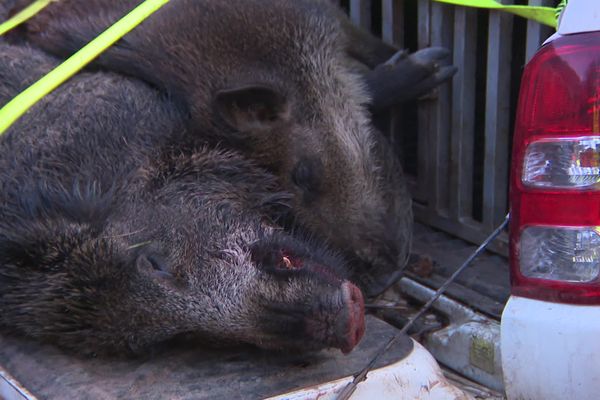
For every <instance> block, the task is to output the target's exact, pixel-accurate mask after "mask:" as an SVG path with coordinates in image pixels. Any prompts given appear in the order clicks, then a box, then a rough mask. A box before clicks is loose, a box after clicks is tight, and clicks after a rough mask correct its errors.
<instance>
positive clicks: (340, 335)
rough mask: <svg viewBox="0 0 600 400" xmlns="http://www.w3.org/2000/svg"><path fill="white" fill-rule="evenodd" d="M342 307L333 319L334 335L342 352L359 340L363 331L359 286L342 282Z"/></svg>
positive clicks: (363, 314)
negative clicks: (334, 319) (337, 315)
mask: <svg viewBox="0 0 600 400" xmlns="http://www.w3.org/2000/svg"><path fill="white" fill-rule="evenodd" d="M340 296H341V298H342V300H341V301H342V309H341V312H340V314H339V317H338V318H337V319H336V321H335V328H334V332H335V336H336V338H337V339H338V340H339V348H340V350H342V352H343V353H344V354H347V353H349V352H351V351H352V349H353V348H354V347H355V346H356V345H357V344H358V343H359V342H360V340H361V339H362V337H363V335H364V333H365V303H364V299H363V295H362V293H361V291H360V289H359V288H357V287H356V286H354V285H353V284H352V283H350V282H344V283H343V284H342V289H341V291H340Z"/></svg>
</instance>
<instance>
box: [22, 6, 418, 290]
mask: <svg viewBox="0 0 600 400" xmlns="http://www.w3.org/2000/svg"><path fill="white" fill-rule="evenodd" d="M25 3H26V2H25ZM138 3H140V1H139V0H124V1H116V0H85V1H77V0H62V1H60V2H56V3H53V4H51V5H49V6H48V7H47V8H46V9H44V10H43V11H42V12H41V13H40V14H39V15H38V16H36V17H34V18H33V19H32V20H30V21H28V22H27V23H26V24H25V25H24V26H23V27H22V28H21V29H20V30H18V31H17V32H15V33H14V35H15V36H14V37H15V38H16V37H20V38H21V40H25V41H27V42H28V43H31V44H34V45H36V46H39V47H40V48H42V49H44V50H46V51H47V52H49V53H52V54H54V55H57V56H61V57H64V56H68V55H70V54H71V53H73V52H74V51H76V50H78V49H79V48H80V47H81V46H82V45H83V44H84V43H86V42H88V41H89V40H91V39H92V38H94V37H95V36H96V35H97V34H98V33H100V32H101V31H103V30H104V29H105V28H106V27H107V26H109V25H110V24H112V23H113V22H115V21H116V20H117V19H118V18H119V17H121V16H122V15H124V14H125V13H126V12H127V11H128V10H130V9H131V8H133V7H134V6H135V5H137V4H138ZM339 15H340V13H339V11H338V10H337V9H336V8H335V7H334V6H333V5H332V4H330V2H329V1H325V0H287V1H273V0H232V1H221V0H201V1H200V0H179V1H173V2H170V3H168V4H166V5H165V6H164V7H163V8H161V9H160V10H159V11H157V12H156V13H155V14H154V15H152V16H151V17H150V18H148V20H146V21H144V22H143V23H142V24H141V25H140V26H138V27H137V28H136V29H134V30H133V31H132V32H131V33H129V34H128V35H126V36H125V37H124V38H123V39H122V40H120V41H119V42H117V43H116V44H115V45H114V46H113V47H112V48H110V49H109V50H107V51H106V53H104V54H103V55H102V56H100V57H99V59H98V61H97V62H96V63H95V66H96V67H100V68H104V69H110V70H113V71H117V72H119V73H122V74H125V75H129V76H134V77H137V78H140V79H142V80H144V81H146V82H148V83H150V84H151V85H153V86H155V87H156V88H158V89H159V90H160V91H162V92H163V93H164V94H165V95H166V96H167V97H168V98H169V99H171V100H172V101H173V102H174V103H175V104H176V105H177V108H178V109H179V110H180V111H181V112H182V113H185V114H186V116H187V117H188V118H187V120H186V122H187V124H186V126H187V128H188V131H189V132H190V137H191V139H188V141H191V142H193V141H194V140H199V141H207V140H208V141H209V142H210V143H211V144H213V145H214V144H215V143H218V144H219V145H222V146H225V147H227V148H229V149H236V150H237V151H240V152H242V153H243V154H244V156H245V157H248V158H250V159H251V160H253V161H255V162H256V163H258V164H259V165H260V166H261V167H263V168H265V169H267V170H268V171H270V172H271V173H273V174H274V175H276V176H277V178H278V180H279V184H280V186H281V188H282V189H283V190H285V191H287V192H289V193H292V194H293V197H292V199H291V206H292V211H293V215H294V222H295V224H294V226H295V225H298V224H299V225H302V226H303V227H304V228H305V229H306V230H307V231H309V232H311V233H312V234H315V235H317V236H319V237H321V238H322V239H324V240H326V241H327V242H328V243H330V244H331V245H332V246H333V247H335V248H336V249H339V250H340V251H342V252H343V253H344V254H346V255H347V256H348V257H349V258H350V259H351V266H352V276H353V279H354V281H355V282H356V283H357V284H358V285H359V286H360V287H361V288H362V289H363V291H364V292H365V294H367V295H369V296H371V295H376V294H378V293H380V292H381V291H382V290H384V289H385V288H386V287H387V286H388V285H389V284H390V283H391V282H393V281H395V280H396V279H397V278H398V277H399V275H400V269H401V268H402V266H403V265H404V263H405V260H406V258H407V255H408V252H409V246H410V242H411V231H412V210H411V199H410V195H409V193H408V190H407V187H406V184H405V181H404V178H403V176H402V171H401V168H400V166H399V165H398V162H397V160H396V159H395V157H394V155H393V154H392V153H391V151H390V150H389V146H388V145H387V144H386V142H385V139H384V138H383V137H381V135H380V134H379V133H377V132H375V131H374V130H373V129H372V127H371V123H370V121H369V113H368V111H367V105H368V103H369V96H368V94H367V91H366V88H365V84H364V80H363V78H362V77H361V76H360V75H359V74H357V73H356V72H355V70H354V69H353V68H352V67H351V66H350V64H351V63H350V62H349V55H348V52H347V49H348V47H349V44H348V40H349V35H347V34H346V29H345V28H344V23H343V22H342V20H341V19H340V16H339ZM14 40H16V39H14Z"/></svg>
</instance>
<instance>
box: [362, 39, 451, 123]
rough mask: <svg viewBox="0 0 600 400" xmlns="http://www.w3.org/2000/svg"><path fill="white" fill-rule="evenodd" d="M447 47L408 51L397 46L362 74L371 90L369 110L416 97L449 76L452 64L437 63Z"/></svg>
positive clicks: (382, 108) (440, 60)
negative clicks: (390, 55)
mask: <svg viewBox="0 0 600 400" xmlns="http://www.w3.org/2000/svg"><path fill="white" fill-rule="evenodd" d="M448 55H449V51H448V50H446V49H444V48H441V47H428V48H425V49H422V50H419V51H417V52H415V53H412V54H410V55H409V54H408V53H407V52H406V51H403V50H400V51H398V52H397V53H396V54H394V55H393V56H392V57H391V58H390V59H389V60H388V61H386V62H385V63H383V64H380V65H378V66H377V67H375V68H374V69H373V70H370V71H368V72H367V73H366V74H365V80H366V83H367V86H368V88H369V91H370V92H371V96H372V102H371V112H372V113H374V114H376V113H378V112H379V111H382V110H384V109H386V108H388V107H390V106H393V105H395V104H399V103H402V102H405V101H407V100H411V99H416V98H419V97H421V96H423V95H425V94H427V92H429V91H431V90H432V89H433V88H435V87H436V86H438V85H440V84H441V83H443V82H444V81H446V80H448V79H450V78H451V77H452V75H454V74H455V73H456V67H454V66H451V65H445V66H441V65H439V63H440V62H442V60H444V59H445V58H447V57H448Z"/></svg>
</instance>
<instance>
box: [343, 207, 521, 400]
mask: <svg viewBox="0 0 600 400" xmlns="http://www.w3.org/2000/svg"><path fill="white" fill-rule="evenodd" d="M509 217H510V214H507V215H506V217H505V218H504V221H503V222H502V224H500V226H498V227H497V228H496V229H495V230H494V232H492V233H491V234H490V236H488V237H487V238H486V239H485V240H484V241H483V243H481V245H480V246H479V247H478V248H477V250H475V251H474V252H473V253H472V254H471V255H470V256H469V257H468V258H467V259H466V260H465V262H464V263H463V264H462V265H461V266H460V267H459V268H458V269H457V270H456V271H454V273H453V274H452V275H451V276H450V277H449V278H448V280H446V282H444V284H443V285H442V286H441V287H440V288H439V289H438V290H437V291H436V292H435V294H434V295H433V296H432V297H431V299H429V301H428V302H427V303H425V305H424V306H423V307H421V309H420V310H419V312H417V313H416V314H415V315H413V317H412V318H411V319H410V320H409V321H408V322H407V323H406V325H404V327H403V328H402V329H401V330H400V332H398V333H397V334H396V335H395V336H394V337H392V338H391V339H390V340H389V341H388V342H387V343H386V344H385V346H383V347H382V348H381V349H380V350H379V351H378V352H377V353H376V354H375V356H374V357H373V358H372V359H371V361H369V363H368V364H367V366H366V367H365V368H363V369H362V370H361V371H360V372H359V373H358V374H356V375H355V376H354V379H353V380H352V382H350V383H348V385H346V387H345V388H344V389H343V390H342V392H341V393H340V394H339V395H338V397H337V398H336V400H348V399H349V398H350V396H352V394H353V393H354V391H355V390H356V387H357V385H358V384H359V383H361V382H362V381H364V380H365V379H366V378H367V374H368V373H369V371H371V370H372V369H373V367H374V366H375V364H376V363H377V361H378V360H379V359H380V358H381V356H382V355H384V354H385V353H386V352H387V351H388V350H389V349H390V347H392V345H393V344H394V343H396V341H397V340H398V339H399V338H401V337H403V336H404V335H405V334H406V332H407V331H408V330H409V329H410V327H411V326H412V325H413V324H414V323H415V321H416V320H417V319H419V318H420V317H421V316H422V315H423V314H425V312H426V311H427V310H428V309H429V307H431V305H432V304H433V303H434V302H435V301H436V300H437V299H438V298H439V297H440V296H441V295H442V294H443V293H444V292H445V291H446V289H447V288H448V286H449V285H450V284H451V283H452V282H453V281H454V280H455V279H456V278H457V277H458V275H460V273H461V272H463V271H464V270H465V269H466V268H467V267H468V266H469V265H470V264H471V263H472V262H473V260H474V259H475V258H476V257H477V256H479V255H480V254H481V253H482V252H483V250H485V248H486V247H487V246H488V245H489V244H490V243H491V242H492V240H494V239H495V238H496V237H497V236H498V235H499V234H500V233H501V232H502V231H503V230H504V228H505V227H506V225H507V224H508V220H509Z"/></svg>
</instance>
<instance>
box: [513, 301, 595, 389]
mask: <svg viewBox="0 0 600 400" xmlns="http://www.w3.org/2000/svg"><path fill="white" fill-rule="evenodd" d="M598 338H600V307H598V306H580V305H568V304H557V303H549V302H544V301H539V300H531V299H526V298H522V297H514V296H513V297H511V298H510V299H509V301H508V303H507V305H506V307H505V309H504V313H503V315H502V326H501V343H502V367H503V369H504V384H505V391H506V394H507V396H508V399H510V400H517V399H518V400H566V399H577V400H598V398H600V341H599V340H598Z"/></svg>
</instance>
